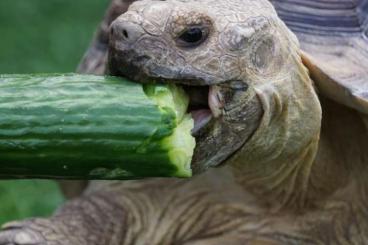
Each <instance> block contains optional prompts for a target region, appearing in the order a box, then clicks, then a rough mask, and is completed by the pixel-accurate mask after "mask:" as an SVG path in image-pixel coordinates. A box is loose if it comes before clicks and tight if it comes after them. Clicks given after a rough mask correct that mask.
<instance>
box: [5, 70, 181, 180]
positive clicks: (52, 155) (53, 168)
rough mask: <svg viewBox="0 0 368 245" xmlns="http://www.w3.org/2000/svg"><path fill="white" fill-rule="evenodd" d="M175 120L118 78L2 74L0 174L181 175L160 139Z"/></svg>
mask: <svg viewBox="0 0 368 245" xmlns="http://www.w3.org/2000/svg"><path fill="white" fill-rule="evenodd" d="M175 119H176V118H175V113H174V111H170V110H169V109H166V108H165V110H162V109H160V108H158V106H157V105H156V104H155V103H154V102H153V101H152V100H150V99H148V98H147V96H146V94H145V93H144V91H143V87H142V85H140V84H135V83H130V82H129V81H126V80H123V79H121V78H114V77H101V76H93V75H78V74H67V75H65V74H64V75H47V74H45V75H1V76H0V179H1V178H2V179H9V178H53V179H58V178H60V179H134V178H141V177H148V176H160V177H161V176H162V177H165V176H175V177H185V176H176V175H177V173H178V166H175V165H174V164H172V163H171V162H170V160H169V157H168V155H167V152H168V150H167V149H165V147H164V146H162V144H161V142H160V141H161V140H162V139H163V138H164V137H166V136H169V135H171V134H172V132H173V130H174V128H175V127H176V122H175ZM179 172H180V171H179Z"/></svg>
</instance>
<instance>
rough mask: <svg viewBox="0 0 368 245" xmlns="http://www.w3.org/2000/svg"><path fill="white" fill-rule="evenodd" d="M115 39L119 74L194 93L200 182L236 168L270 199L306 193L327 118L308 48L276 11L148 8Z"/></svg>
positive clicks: (251, 4) (115, 27) (177, 1)
mask: <svg viewBox="0 0 368 245" xmlns="http://www.w3.org/2000/svg"><path fill="white" fill-rule="evenodd" d="M110 30H111V33H110V47H109V70H110V73H111V74H113V75H122V76H126V77H129V78H131V79H133V80H136V81H140V82H149V81H152V80H156V81H159V82H174V83H178V84H182V85H183V87H184V88H185V89H186V90H187V91H188V94H189V95H190V100H191V104H190V110H191V113H192V115H193V117H194V119H195V129H194V132H193V133H194V134H195V136H196V141H197V146H196V149H195V153H194V158H193V169H194V172H196V173H199V172H202V171H203V170H205V169H207V168H208V167H210V166H218V165H220V164H222V163H224V162H226V163H229V164H231V165H232V166H233V167H234V169H235V173H236V176H237V178H238V180H239V182H240V183H242V184H244V186H246V188H247V189H249V190H251V191H254V192H259V193H261V194H262V195H269V196H272V195H280V193H281V192H289V193H290V192H293V191H294V190H298V191H299V192H300V190H301V189H303V188H306V184H307V182H308V173H309V170H310V166H311V163H312V161H313V159H314V155H315V152H316V149H317V142H318V137H319V131H320V122H321V109H320V105H319V102H318V99H317V96H316V94H315V92H314V89H313V85H312V82H311V80H310V78H309V76H308V74H307V70H306V68H305V67H304V66H303V64H302V62H301V58H300V54H299V44H298V41H297V39H296V37H295V36H294V35H293V34H292V33H291V32H290V31H289V30H288V29H287V27H286V26H285V25H284V23H283V22H282V21H281V20H280V19H279V18H278V16H277V14H276V12H275V10H274V8H273V6H272V5H271V4H270V3H269V2H268V1H266V0H264V1H251V0H246V1H244V0H200V1H195V0H167V1H152V0H144V1H138V2H135V3H133V4H132V5H131V7H130V8H129V11H128V12H126V13H125V14H123V15H121V16H120V17H119V18H117V19H116V20H115V21H114V22H113V23H112V25H111V29H110ZM277 183H282V184H280V185H279V186H278V184H277ZM290 184H292V186H290ZM295 186H296V187H295ZM275 188H276V190H275ZM299 195H303V192H302V191H301V192H300V194H298V196H299Z"/></svg>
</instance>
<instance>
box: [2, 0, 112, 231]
mask: <svg viewBox="0 0 368 245" xmlns="http://www.w3.org/2000/svg"><path fill="white" fill-rule="evenodd" d="M108 2H109V0H1V1H0V73H45V72H73V71H74V70H75V68H76V67H77V65H78V63H79V61H80V59H81V57H82V56H83V53H84V52H85V50H86V48H87V47H88V44H89V42H90V40H91V38H92V37H93V33H94V31H95V29H96V27H97V26H98V23H99V21H100V20H101V19H102V17H103V14H104V12H105V10H106V7H107V5H108ZM62 202H63V197H62V195H61V193H60V191H59V189H58V186H57V184H56V183H55V182H53V181H44V180H19V181H18V180H17V181H0V225H1V224H2V223H4V222H6V221H9V220H14V219H23V218H26V217H30V216H47V215H50V214H51V213H52V212H53V210H54V209H55V208H56V207H57V206H58V205H60V204H61V203H62Z"/></svg>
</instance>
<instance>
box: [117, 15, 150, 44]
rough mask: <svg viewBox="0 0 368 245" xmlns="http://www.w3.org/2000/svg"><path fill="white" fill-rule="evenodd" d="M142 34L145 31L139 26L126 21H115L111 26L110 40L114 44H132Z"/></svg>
mask: <svg viewBox="0 0 368 245" xmlns="http://www.w3.org/2000/svg"><path fill="white" fill-rule="evenodd" d="M144 34H145V31H144V29H143V28H142V27H141V26H140V25H139V24H136V23H133V22H130V21H126V20H124V21H121V20H117V21H115V22H114V23H113V24H112V26H111V35H112V39H113V40H114V41H116V42H123V43H127V44H132V43H135V42H136V41H138V40H139V38H140V37H141V36H143V35H144Z"/></svg>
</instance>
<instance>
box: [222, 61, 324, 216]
mask: <svg viewBox="0 0 368 245" xmlns="http://www.w3.org/2000/svg"><path fill="white" fill-rule="evenodd" d="M289 60H290V62H291V64H289V65H286V66H287V67H290V69H289V70H286V71H285V72H281V73H280V74H278V75H277V79H275V80H273V81H264V82H259V83H255V85H254V87H255V90H256V93H257V96H258V98H259V100H260V101H261V104H262V106H263V118H262V120H261V123H260V125H259V127H258V129H257V130H256V132H255V133H254V135H253V136H252V138H251V139H250V140H249V141H248V142H247V143H246V144H245V146H244V147H242V149H241V150H240V151H239V152H238V154H236V155H234V157H232V158H231V159H230V160H229V164H230V165H232V166H233V169H234V174H235V176H236V179H237V181H238V183H240V184H241V185H242V186H243V187H244V188H245V189H246V190H247V191H250V192H251V193H253V194H254V195H255V196H256V197H258V198H259V200H261V201H264V203H265V204H266V205H269V206H270V208H271V209H273V210H280V209H282V208H284V207H289V208H290V207H296V208H302V207H304V206H305V205H306V204H307V201H308V195H309V193H308V188H309V180H310V175H311V169H312V166H313V164H315V161H314V160H315V156H316V153H317V150H318V142H319V136H320V128H321V107H320V103H319V101H318V98H317V95H316V93H315V90H314V88H313V84H312V82H311V80H310V78H309V76H308V74H307V70H306V68H305V67H304V66H303V65H302V63H301V60H300V57H299V56H298V55H295V57H292V58H291V59H289Z"/></svg>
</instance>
